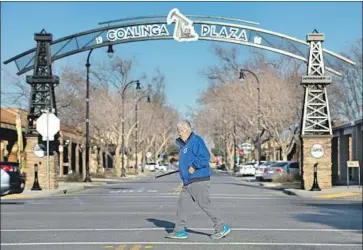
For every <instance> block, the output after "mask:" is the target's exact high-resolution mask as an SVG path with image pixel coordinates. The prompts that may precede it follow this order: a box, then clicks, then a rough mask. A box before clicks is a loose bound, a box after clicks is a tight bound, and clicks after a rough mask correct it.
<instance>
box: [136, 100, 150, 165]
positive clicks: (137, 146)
mask: <svg viewBox="0 0 363 250" xmlns="http://www.w3.org/2000/svg"><path fill="white" fill-rule="evenodd" d="M143 98H147V102H148V103H150V95H149V94H148V95H144V96H142V97H140V98H139V99H138V100H137V102H136V104H135V172H137V167H138V166H137V164H138V159H137V151H138V148H139V142H138V138H137V136H138V120H137V110H138V107H137V105H138V103H139V102H140V101H141V100H142V99H143ZM141 172H144V168H142V169H141Z"/></svg>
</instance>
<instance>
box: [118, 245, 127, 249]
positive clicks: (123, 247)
mask: <svg viewBox="0 0 363 250" xmlns="http://www.w3.org/2000/svg"><path fill="white" fill-rule="evenodd" d="M125 247H126V245H119V246H118V247H117V248H116V250H124V249H125Z"/></svg>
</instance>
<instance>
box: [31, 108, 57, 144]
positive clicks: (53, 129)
mask: <svg viewBox="0 0 363 250" xmlns="http://www.w3.org/2000/svg"><path fill="white" fill-rule="evenodd" d="M59 129H60V120H59V118H58V117H57V116H56V115H55V114H53V113H43V114H42V115H41V116H40V117H39V118H38V120H37V131H38V132H39V134H41V135H42V137H43V138H42V139H43V141H47V140H49V141H53V140H54V135H55V134H57V133H58V131H59Z"/></svg>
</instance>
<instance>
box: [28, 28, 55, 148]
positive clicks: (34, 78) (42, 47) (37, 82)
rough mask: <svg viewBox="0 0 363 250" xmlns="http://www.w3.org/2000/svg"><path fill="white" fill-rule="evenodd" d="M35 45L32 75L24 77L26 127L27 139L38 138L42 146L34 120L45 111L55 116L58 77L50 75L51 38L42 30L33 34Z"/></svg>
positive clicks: (51, 146)
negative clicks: (26, 86) (27, 92)
mask: <svg viewBox="0 0 363 250" xmlns="http://www.w3.org/2000/svg"><path fill="white" fill-rule="evenodd" d="M34 40H35V41H36V43H37V47H36V53H35V58H34V69H33V75H31V76H27V77H26V82H27V83H28V84H30V87H31V94H30V100H29V110H28V119H27V125H26V132H25V133H26V136H27V137H38V138H39V143H40V144H43V145H44V143H45V142H43V141H42V139H41V136H40V135H39V134H38V132H37V130H36V120H37V119H38V118H39V117H40V116H41V115H42V113H43V112H44V111H45V110H49V111H53V113H54V114H55V115H57V107H56V101H55V93H54V89H55V86H56V85H58V84H59V77H58V76H54V75H53V74H52V59H51V51H50V44H51V42H52V40H53V36H52V34H50V33H47V32H46V31H45V30H44V29H43V30H42V31H41V32H40V33H35V34H34ZM58 138H59V134H57V135H56V136H55V140H54V141H50V150H49V152H50V154H52V153H53V151H57V150H58V144H59V143H58Z"/></svg>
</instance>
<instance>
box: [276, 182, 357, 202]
mask: <svg viewBox="0 0 363 250" xmlns="http://www.w3.org/2000/svg"><path fill="white" fill-rule="evenodd" d="M283 192H284V193H285V194H288V195H295V196H300V197H304V198H316V199H338V198H350V199H354V200H362V187H360V188H359V187H358V185H355V186H349V188H348V187H347V186H333V187H332V188H331V189H322V190H321V191H309V190H302V189H294V188H290V189H288V188H287V189H284V190H283Z"/></svg>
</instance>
